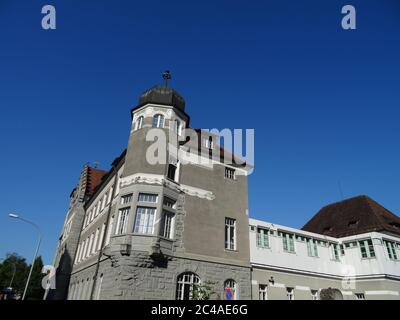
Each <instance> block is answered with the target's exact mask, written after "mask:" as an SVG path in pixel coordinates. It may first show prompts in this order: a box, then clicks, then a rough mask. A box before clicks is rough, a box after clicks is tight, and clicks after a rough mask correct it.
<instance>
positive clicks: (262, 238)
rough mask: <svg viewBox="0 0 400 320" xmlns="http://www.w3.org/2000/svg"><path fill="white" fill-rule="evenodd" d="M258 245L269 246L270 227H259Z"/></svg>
mask: <svg viewBox="0 0 400 320" xmlns="http://www.w3.org/2000/svg"><path fill="white" fill-rule="evenodd" d="M257 247H261V248H268V247H269V238H268V229H264V228H257Z"/></svg>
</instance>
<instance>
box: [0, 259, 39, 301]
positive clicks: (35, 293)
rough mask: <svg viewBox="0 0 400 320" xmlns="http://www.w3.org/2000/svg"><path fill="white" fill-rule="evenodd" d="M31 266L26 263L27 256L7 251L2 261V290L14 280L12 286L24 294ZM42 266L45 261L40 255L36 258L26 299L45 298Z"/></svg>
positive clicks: (0, 268)
mask: <svg viewBox="0 0 400 320" xmlns="http://www.w3.org/2000/svg"><path fill="white" fill-rule="evenodd" d="M30 267H31V266H30V265H28V264H27V263H26V260H25V258H23V257H21V256H20V255H18V254H17V253H7V254H6V258H5V259H4V260H3V261H2V262H1V263H0V290H3V289H5V288H8V287H9V286H10V283H11V280H12V283H11V287H12V288H13V289H14V290H15V292H16V293H17V294H19V295H21V296H22V294H23V292H24V289H25V284H26V280H27V279H28V274H29V270H30ZM42 268H43V262H42V258H41V257H40V256H39V257H37V258H36V260H35V265H34V267H33V270H32V275H31V280H30V282H29V287H28V291H27V293H26V299H43V294H44V290H43V288H42V279H43V274H42V273H41V271H42ZM14 270H15V274H14ZM13 274H14V278H13Z"/></svg>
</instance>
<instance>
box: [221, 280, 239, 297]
mask: <svg viewBox="0 0 400 320" xmlns="http://www.w3.org/2000/svg"><path fill="white" fill-rule="evenodd" d="M237 292H238V290H237V284H236V281H235V280H233V279H228V280H226V281H225V282H224V299H225V300H237Z"/></svg>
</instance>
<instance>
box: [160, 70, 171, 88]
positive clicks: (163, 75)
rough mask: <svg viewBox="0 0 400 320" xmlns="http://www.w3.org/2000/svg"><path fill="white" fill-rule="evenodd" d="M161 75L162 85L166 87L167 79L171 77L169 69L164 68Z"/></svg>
mask: <svg viewBox="0 0 400 320" xmlns="http://www.w3.org/2000/svg"><path fill="white" fill-rule="evenodd" d="M162 77H163V79H164V87H165V88H168V80H170V79H171V73H170V72H169V70H165V71H164V72H163V74H162Z"/></svg>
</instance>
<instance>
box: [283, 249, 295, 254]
mask: <svg viewBox="0 0 400 320" xmlns="http://www.w3.org/2000/svg"><path fill="white" fill-rule="evenodd" d="M283 252H285V253H290V254H296V251H287V250H283Z"/></svg>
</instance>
